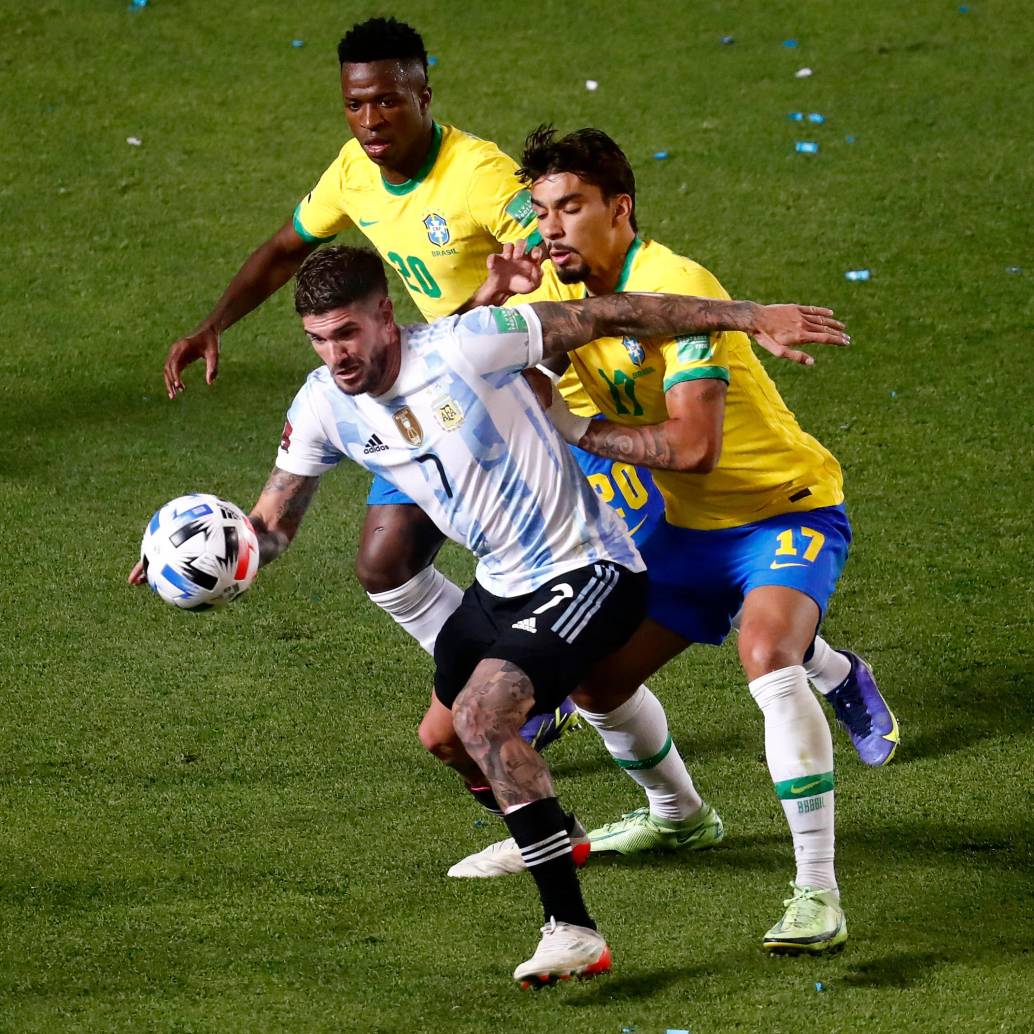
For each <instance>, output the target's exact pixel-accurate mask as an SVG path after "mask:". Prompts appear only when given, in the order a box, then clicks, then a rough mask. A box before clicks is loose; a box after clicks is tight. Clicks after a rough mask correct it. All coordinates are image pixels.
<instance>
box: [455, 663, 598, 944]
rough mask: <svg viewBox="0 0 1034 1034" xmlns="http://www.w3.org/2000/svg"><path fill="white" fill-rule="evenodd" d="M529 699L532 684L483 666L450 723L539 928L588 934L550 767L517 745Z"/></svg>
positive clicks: (514, 670)
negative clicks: (512, 856)
mask: <svg viewBox="0 0 1034 1034" xmlns="http://www.w3.org/2000/svg"><path fill="white" fill-rule="evenodd" d="M533 698H534V688H533V687H532V684H531V680H530V679H529V678H528V676H527V675H525V674H524V672H523V671H521V669H520V668H518V667H517V665H515V664H512V663H510V662H509V661H502V660H497V659H489V660H484V661H482V662H481V663H480V664H479V665H478V666H477V667H476V668H475V669H474V674H473V675H472V676H471V677H470V681H469V682H468V683H467V685H466V686H465V687H464V689H463V692H462V693H460V695H459V696H458V697H457V698H456V703H455V704H454V705H453V709H452V716H453V721H454V723H455V725H456V732H457V733H458V734H459V737H460V739H461V740H462V741H463V744H464V746H465V747H466V748H467V751H468V752H469V754H470V756H471V757H472V758H473V759H474V761H476V762H477V764H478V765H479V766H480V767H481V770H482V771H483V772H484V773H485V775H486V776H488V780H489V782H490V783H491V786H492V789H493V790H494V791H495V796H496V799H497V800H498V801H499V804H500V805H501V806H502V809H503V821H504V822H505V823H506V825H507V827H508V828H509V830H510V835H511V836H512V837H513V839H514V841H515V842H516V844H517V846H518V847H519V848H520V851H521V857H522V858H523V859H524V864H525V866H526V867H527V869H528V871H529V872H530V873H531V875H532V877H533V878H534V880H535V886H536V887H537V888H538V892H539V899H540V900H541V901H542V914H543V918H544V919H545V921H546V923H547V924H549V922H550V920H551V919H556V921H557V922H558V923H570V924H572V925H574V926H581V927H588V928H589V929H595V928H596V924H595V923H594V922H593V920H592V917H591V916H590V915H589V913H588V912H587V911H586V908H585V902H584V900H583V899H582V890H581V887H580V886H579V884H578V874H577V871H576V870H575V866H574V856H573V854H572V852H571V838H570V834H569V829H568V817H567V816H566V815H565V814H564V813H563V811H562V810H561V809H560V804H559V802H558V801H557V799H556V795H555V793H554V791H553V780H552V778H551V777H550V775H549V769H547V768H546V766H545V764H544V762H543V761H542V758H541V757H540V756H539V755H538V754H536V753H535V751H534V750H532V749H531V747H529V746H528V744H527V743H525V742H524V740H522V739H521V735H520V728H521V726H522V725H523V724H524V721H525V719H526V718H527V717H528V712H529V711H530V710H531V705H532V701H533Z"/></svg>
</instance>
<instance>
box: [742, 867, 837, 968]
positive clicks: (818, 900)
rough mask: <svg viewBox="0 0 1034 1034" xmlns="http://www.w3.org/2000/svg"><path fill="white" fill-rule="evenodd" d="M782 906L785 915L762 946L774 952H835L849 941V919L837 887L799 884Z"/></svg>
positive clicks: (803, 953) (780, 953)
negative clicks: (826, 888) (822, 887)
mask: <svg viewBox="0 0 1034 1034" xmlns="http://www.w3.org/2000/svg"><path fill="white" fill-rule="evenodd" d="M790 886H791V887H793V897H792V898H787V899H786V900H785V901H784V902H783V905H784V906H785V907H786V911H785V912H784V913H783V918H782V919H780V920H779V922H778V923H776V924H775V926H773V927H772V929H771V930H769V931H768V933H766V934H765V939H764V940H763V941H762V942H761V946H762V948H764V950H765V951H767V952H768V953H769V954H771V955H818V954H819V953H820V952H836V951H840V949H841V948H843V946H844V944H845V943H846V942H847V919H846V918H845V917H844V910H843V909H842V908H841V907H840V899H839V897H838V896H837V892H836V891H835V890H818V889H816V888H814V887H799V886H798V885H797V884H796V883H791V884H790Z"/></svg>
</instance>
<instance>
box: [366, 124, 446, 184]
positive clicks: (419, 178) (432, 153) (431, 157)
mask: <svg viewBox="0 0 1034 1034" xmlns="http://www.w3.org/2000/svg"><path fill="white" fill-rule="evenodd" d="M432 125H433V126H434V135H433V136H432V137H431V149H430V150H429V151H428V152H427V157H426V158H425V159H424V164H423V165H421V166H420V168H419V169H417V172H416V175H415V176H414V177H413V178H412V179H408V180H403V182H401V183H389V182H388V181H387V180H386V179H385V178H384V173H383V172H382V173H381V184H382V185H383V187H384V189H385V190H386V191H387V192H388V193H389V194H408V193H409V192H410V191H411V190H416V188H417V187H419V186H420V184H421V183H423V182H424V180H425V179H427V174H428V173H429V172H430V171H431V169H432V167H433V166H434V163H435V162H436V161H437V160H438V152H439V151H440V150H441V149H442V127H441V126H440V125H439V124H438V123H437V122H434V123H432Z"/></svg>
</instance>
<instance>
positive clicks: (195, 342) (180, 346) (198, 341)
mask: <svg viewBox="0 0 1034 1034" xmlns="http://www.w3.org/2000/svg"><path fill="white" fill-rule="evenodd" d="M198 359H204V361H205V383H206V384H211V383H212V381H214V380H215V379H216V377H217V376H218V375H219V333H218V331H215V330H207V329H203V330H196V331H194V333H193V334H188V335H187V336H186V337H185V338H180V340H179V341H177V342H176V343H175V344H174V345H173V346H172V348H170V349H169V354H168V355H167V356H166V358H165V369H164V371H163V375H164V377H165V390H166V392H168V395H169V398H170V399H174V398H175V397H176V396H177V395H178V394H179V393H180V392H181V391H183V390H184V388H183V377H182V374H183V371H184V370H185V369H186V368H187V367H188V366H189V365H190V364H191V363H193V362H196V361H197V360H198Z"/></svg>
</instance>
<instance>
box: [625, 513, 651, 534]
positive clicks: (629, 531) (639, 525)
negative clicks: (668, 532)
mask: <svg viewBox="0 0 1034 1034" xmlns="http://www.w3.org/2000/svg"><path fill="white" fill-rule="evenodd" d="M649 519H650V518H649V517H644V518H643V519H642V520H641V521H640V522H639V523H638V524H637V525H636V526H635V527H634V528H629V529H628V534H629V537H631V538H634V537H635V533H636V532H637V531H638V530H639V529H640V528H641V527H642V526H643V525H644V524H645V523H646V522H647V521H648V520H649Z"/></svg>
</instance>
